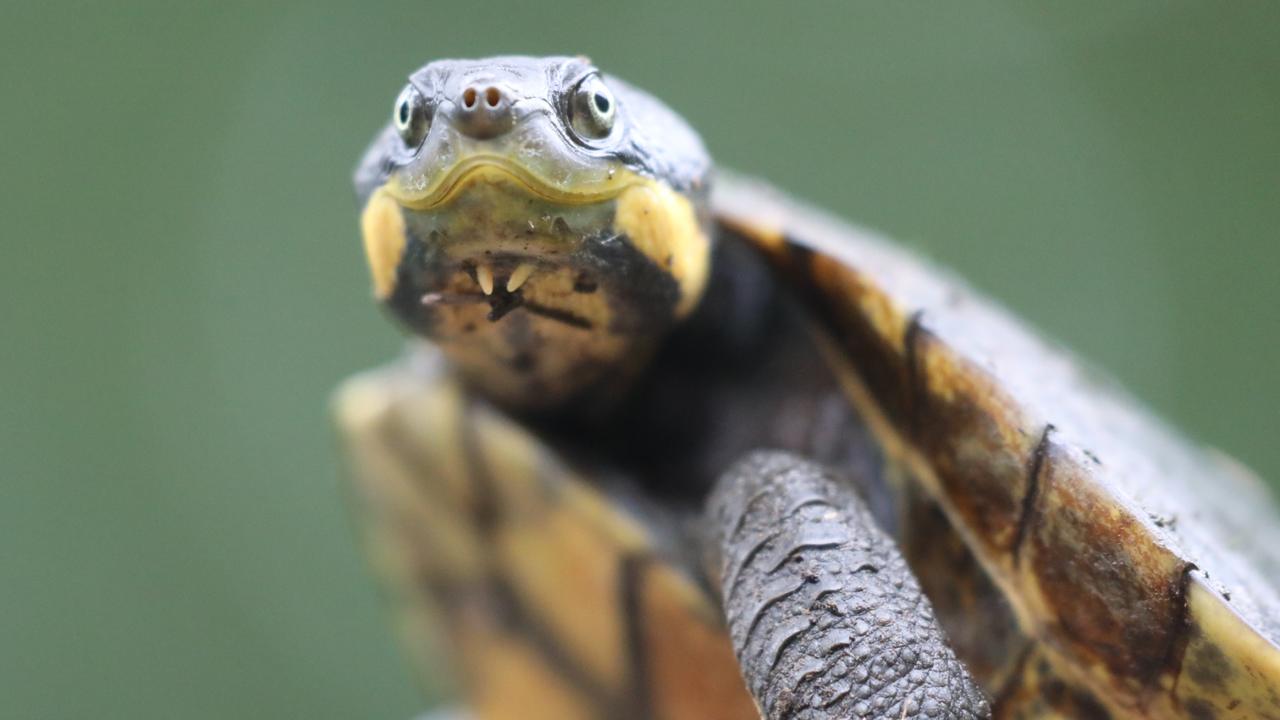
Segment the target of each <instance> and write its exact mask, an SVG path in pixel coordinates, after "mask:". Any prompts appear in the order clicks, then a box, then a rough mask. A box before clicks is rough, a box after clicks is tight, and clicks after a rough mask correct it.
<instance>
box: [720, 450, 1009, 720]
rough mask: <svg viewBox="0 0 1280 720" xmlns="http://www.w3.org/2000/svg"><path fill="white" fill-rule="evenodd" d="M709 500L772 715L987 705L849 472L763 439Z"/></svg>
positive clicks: (738, 624)
mask: <svg viewBox="0 0 1280 720" xmlns="http://www.w3.org/2000/svg"><path fill="white" fill-rule="evenodd" d="M708 512H709V514H710V517H711V521H712V531H713V532H714V533H715V534H716V541H715V546H716V547H717V548H718V550H719V559H720V562H719V570H720V583H721V585H720V586H721V593H722V597H723V601H724V608H725V613H726V616H727V619H728V624H729V630H730V635H731V637H732V640H733V646H734V651H735V652H736V653H737V656H738V661H739V663H740V664H741V666H742V673H743V677H744V678H745V679H746V681H747V686H748V688H749V689H750V690H751V693H752V694H753V695H754V696H755V698H756V702H757V703H758V704H759V706H760V708H761V710H762V712H763V713H764V716H765V717H766V718H769V719H770V720H774V719H780V718H789V719H797V720H799V719H807V720H808V719H812V720H816V719H818V718H855V717H856V718H886V719H889V720H897V719H898V718H905V717H912V718H914V717H926V718H957V719H966V720H967V719H970V718H989V717H990V716H991V710H990V708H989V706H988V704H987V701H986V699H985V698H984V697H983V695H982V692H981V691H980V690H979V689H978V687H977V686H976V685H975V684H974V682H973V680H972V679H971V678H970V676H969V673H968V672H967V671H966V670H965V668H964V666H963V665H962V664H961V663H960V661H959V660H957V659H956V656H955V653H953V652H952V650H951V648H950V647H949V646H948V645H947V643H946V639H945V636H944V634H943V631H942V629H941V627H940V626H939V625H938V623H937V621H936V620H935V618H934V614H933V609H932V607H931V606H930V604H929V601H928V600H927V599H926V598H925V596H924V595H923V594H922V593H921V591H920V586H919V584H918V583H917V582H916V579H915V577H914V576H913V575H912V574H911V571H910V570H909V569H908V568H907V565H906V562H905V561H904V560H903V559H902V556H901V555H900V554H899V552H898V550H897V548H896V547H895V545H894V543H893V541H892V540H891V539H890V538H889V537H888V536H887V535H885V534H884V533H883V532H882V531H881V530H880V529H879V528H878V527H877V526H876V524H875V521H874V520H873V519H872V517H871V513H870V512H869V511H868V510H867V509H866V507H865V506H864V505H863V503H862V500H861V499H860V498H859V497H858V496H857V494H856V493H855V492H853V491H852V489H851V488H850V487H849V486H848V485H847V484H844V483H841V482H838V481H837V480H835V479H834V478H833V477H832V475H831V474H830V473H829V472H828V471H827V470H826V469H824V468H823V467H821V466H819V465H816V464H814V463H811V462H809V461H807V460H804V459H802V458H800V457H798V456H795V455H791V454H787V453H782V452H756V453H752V454H751V455H749V456H747V457H746V458H745V459H743V460H742V461H741V462H739V463H737V464H736V465H734V466H733V467H732V468H731V469H730V470H729V471H728V472H726V473H725V474H724V475H723V476H722V477H721V478H720V480H719V482H718V483H717V484H716V487H715V489H714V490H713V492H712V494H711V497H710V500H709V505H708Z"/></svg>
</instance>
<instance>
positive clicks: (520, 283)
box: [419, 256, 595, 330]
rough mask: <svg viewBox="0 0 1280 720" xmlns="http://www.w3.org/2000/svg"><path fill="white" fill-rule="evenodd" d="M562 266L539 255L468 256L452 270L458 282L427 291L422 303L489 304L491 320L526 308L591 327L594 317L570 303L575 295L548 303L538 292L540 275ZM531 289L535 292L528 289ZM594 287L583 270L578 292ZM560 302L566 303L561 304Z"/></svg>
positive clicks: (429, 306) (435, 307) (437, 305)
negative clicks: (478, 258)
mask: <svg viewBox="0 0 1280 720" xmlns="http://www.w3.org/2000/svg"><path fill="white" fill-rule="evenodd" d="M562 267H568V266H557V265H552V264H546V263H544V262H542V261H540V260H539V259H537V258H530V257H521V256H497V257H488V258H484V259H483V260H464V261H462V262H461V263H459V264H458V265H456V266H455V268H454V270H453V271H452V273H449V274H450V275H451V276H452V277H453V278H455V280H456V281H455V282H447V281H446V282H445V283H444V284H443V285H442V286H441V287H440V288H439V289H436V290H430V291H428V292H426V293H424V294H423V295H422V296H421V298H420V299H419V303H420V304H421V305H422V307H423V308H425V309H427V310H446V309H449V308H456V307H458V306H487V307H488V312H487V313H485V319H486V320H488V321H489V322H490V323H496V322H498V321H500V320H502V319H503V318H505V317H506V316H507V315H509V314H510V313H511V312H512V311H515V310H523V311H525V312H527V313H529V314H530V315H533V316H536V317H538V318H540V319H543V320H548V321H551V322H555V323H559V324H561V325H565V326H568V327H571V328H578V329H582V330H591V329H592V328H593V325H594V323H593V322H592V321H591V319H589V318H588V317H585V316H584V315H582V314H580V313H578V312H575V311H574V310H573V309H571V308H570V307H567V306H569V305H572V304H573V300H574V299H575V298H570V297H564V296H562V297H560V298H553V300H554V299H559V300H561V302H551V303H548V302H547V299H546V298H543V297H540V293H538V290H537V286H538V285H539V281H540V278H539V275H544V274H551V273H555V272H557V271H559V270H560V269H561V268H562ZM570 269H571V268H570ZM530 290H532V292H526V291H530ZM594 290H595V287H594V284H593V283H592V282H591V281H590V280H587V279H586V276H585V275H584V274H582V273H579V279H578V280H577V281H576V282H575V286H574V292H575V293H584V292H588V291H591V292H593V291H594ZM560 305H563V306H565V307H559V306H560Z"/></svg>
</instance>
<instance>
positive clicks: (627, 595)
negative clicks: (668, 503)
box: [618, 554, 653, 720]
mask: <svg viewBox="0 0 1280 720" xmlns="http://www.w3.org/2000/svg"><path fill="white" fill-rule="evenodd" d="M649 564H650V558H648V557H646V556H644V555H634V554H633V555H625V556H623V558H622V562H621V565H620V567H619V570H618V584H619V588H618V596H619V597H620V598H621V606H622V608H621V612H622V627H623V628H624V632H625V637H624V639H625V642H626V649H625V652H626V654H627V664H628V665H629V672H628V675H629V678H630V688H629V690H628V692H627V695H629V696H630V698H629V699H630V702H624V703H622V705H623V706H624V707H626V708H627V712H628V714H627V715H626V717H628V718H635V719H636V720H643V719H644V718H649V717H652V716H653V707H652V705H653V694H652V692H651V690H652V688H651V687H650V685H651V682H650V679H649V663H648V661H647V655H648V653H647V651H646V647H645V618H644V607H643V598H644V594H643V590H644V586H643V583H644V571H645V569H646V568H647V567H648V565H649Z"/></svg>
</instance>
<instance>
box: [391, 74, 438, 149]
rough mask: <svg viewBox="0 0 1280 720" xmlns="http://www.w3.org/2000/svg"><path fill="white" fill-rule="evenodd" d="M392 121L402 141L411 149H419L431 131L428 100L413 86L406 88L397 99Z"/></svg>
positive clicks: (392, 112)
mask: <svg viewBox="0 0 1280 720" xmlns="http://www.w3.org/2000/svg"><path fill="white" fill-rule="evenodd" d="M391 120H392V122H394V123H395V126H396V132H398V133H400V139H401V140H403V141H404V144H405V145H407V146H409V147H417V146H418V145H419V144H421V143H422V139H423V138H424V137H426V135H427V130H429V129H431V114H430V113H429V112H427V100H426V98H424V97H422V93H420V92H418V89H417V88H415V87H414V86H412V85H409V86H407V87H405V89H404V90H402V91H401V92H400V97H398V98H396V106H395V108H394V109H393V110H392V111H391Z"/></svg>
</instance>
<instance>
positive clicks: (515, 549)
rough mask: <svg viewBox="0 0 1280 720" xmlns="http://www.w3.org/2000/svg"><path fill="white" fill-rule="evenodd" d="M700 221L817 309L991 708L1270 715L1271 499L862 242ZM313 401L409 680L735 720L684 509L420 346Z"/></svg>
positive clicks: (537, 704)
mask: <svg viewBox="0 0 1280 720" xmlns="http://www.w3.org/2000/svg"><path fill="white" fill-rule="evenodd" d="M712 211H713V213H714V215H715V217H716V220H717V222H718V223H719V225H720V229H721V231H722V232H721V236H722V237H721V240H722V241H723V242H726V243H745V244H746V245H748V246H749V247H751V248H754V249H755V250H758V251H759V252H760V253H761V254H762V255H763V256H764V257H766V258H767V260H768V262H769V263H770V264H771V265H772V267H773V268H774V270H775V273H776V275H777V277H778V278H780V279H781V280H782V283H783V284H784V286H785V287H788V288H790V291H791V294H792V295H794V296H796V297H797V298H799V299H800V300H801V301H802V303H803V305H804V311H805V313H806V315H808V316H809V317H811V318H812V319H813V320H814V322H813V323H812V325H813V326H814V329H815V334H816V336H817V337H818V339H819V345H820V346H821V347H822V348H823V349H824V351H825V354H826V358H827V361H828V364H829V366H830V367H831V368H833V369H834V374H835V375H836V376H837V377H838V379H839V381H840V383H841V385H842V387H843V389H844V390H845V392H846V395H847V396H848V398H849V399H850V401H851V404H852V405H854V406H855V407H856V409H857V411H858V413H859V415H860V416H861V419H862V421H863V423H865V425H866V426H868V427H869V428H870V431H871V433H872V434H873V435H874V437H875V439H876V440H877V442H878V445H879V446H880V447H881V449H882V451H883V455H884V459H885V460H886V461H887V462H885V463H883V473H884V474H885V475H889V476H892V477H891V478H890V482H889V483H888V485H889V486H891V487H893V488H895V490H894V492H895V496H894V498H893V499H892V505H893V507H895V508H897V511H898V513H899V517H898V522H897V528H896V529H897V533H896V534H897V538H898V541H899V543H900V544H901V546H902V548H903V550H904V554H905V555H906V557H907V559H908V561H909V563H910V564H911V567H912V569H913V570H914V572H915V573H916V575H917V576H918V577H919V579H920V584H921V586H922V588H923V589H924V591H925V592H926V594H927V595H928V596H929V598H930V600H931V601H932V603H933V605H934V606H935V609H936V610H937V612H938V615H939V619H940V620H941V621H942V623H943V625H944V627H945V628H946V630H947V633H948V635H949V637H950V640H951V642H952V644H953V646H954V647H955V649H956V652H957V655H958V656H959V657H960V658H961V659H963V660H964V662H965V663H966V665H967V666H968V667H969V668H970V670H971V671H972V672H973V674H974V676H975V677H976V678H977V679H978V680H979V681H980V682H981V684H982V685H983V687H984V689H985V690H986V691H987V693H988V695H989V696H990V697H991V699H992V701H993V703H992V704H993V709H994V711H995V714H996V716H997V717H1001V718H1049V717H1063V718H1073V717H1074V718H1080V717H1090V718H1093V717H1098V718H1101V717H1107V716H1111V717H1115V718H1139V717H1173V718H1179V717H1185V718H1196V719H1200V718H1280V649H1278V647H1277V642H1278V641H1280V598H1278V595H1280V593H1278V592H1277V587H1276V584H1275V583H1276V579H1277V578H1280V561H1278V560H1277V555H1276V553H1277V552H1278V549H1280V531H1278V530H1277V527H1276V526H1277V522H1276V520H1277V518H1278V517H1280V512H1278V511H1277V509H1276V507H1275V505H1274V504H1273V503H1272V501H1271V499H1270V498H1269V497H1268V496H1267V494H1266V491H1265V488H1263V486H1262V485H1261V484H1260V483H1258V482H1257V480H1256V479H1254V478H1253V477H1252V476H1250V475H1249V474H1248V472H1247V471H1245V470H1243V469H1242V468H1240V467H1239V466H1237V465H1235V464H1234V463H1232V462H1231V461H1229V460H1227V459H1225V458H1223V457H1221V456H1219V455H1217V454H1215V453H1213V452H1212V451H1207V450H1203V449H1200V448H1198V447H1196V446H1195V445H1193V444H1191V443H1189V442H1187V441H1186V440H1185V439H1182V438H1180V437H1179V436H1177V435H1176V434H1175V433H1173V432H1171V431H1170V430H1168V429H1167V428H1165V427H1163V426H1162V425H1161V424H1160V423H1159V422H1158V421H1155V420H1153V419H1152V418H1150V417H1149V416H1148V415H1146V414H1145V413H1144V412H1143V411H1142V410H1140V409H1139V408H1138V407H1137V406H1136V405H1134V404H1133V403H1132V402H1130V401H1129V400H1128V399H1127V398H1126V397H1125V396H1124V395H1123V393H1121V392H1119V391H1118V390H1117V389H1116V388H1114V387H1111V386H1108V385H1106V384H1105V383H1103V382H1100V381H1099V380H1098V379H1096V378H1095V377H1092V376H1090V375H1088V374H1087V373H1086V372H1085V371H1084V370H1082V367H1083V366H1082V365H1080V364H1079V363H1077V362H1075V361H1073V360H1071V358H1070V357H1069V356H1067V355H1066V354H1064V353H1062V352H1061V351H1059V350H1057V349H1055V348H1053V347H1052V346H1051V345H1050V344H1048V343H1046V342H1044V341H1042V340H1041V339H1039V338H1038V337H1037V336H1036V335H1035V334H1034V333H1033V332H1031V331H1029V330H1027V329H1026V328H1024V327H1023V326H1022V325H1021V324H1019V323H1018V322H1017V321H1016V320H1014V319H1013V318H1011V317H1009V316H1008V315H1007V314H1006V313H1004V312H1003V311H1001V310H1000V309H998V308H996V307H994V306H993V305H991V304H990V303H989V302H987V301H986V300H984V299H982V298H981V297H980V296H978V295H976V294H975V293H973V292H972V291H970V290H969V289H967V288H966V287H965V286H964V285H963V284H962V283H960V282H958V281H956V280H955V279H954V278H952V277H950V276H949V275H948V274H946V273H945V272H942V271H939V270H938V269H936V268H933V267H931V266H929V265H928V264H927V263H924V262H922V261H921V260H919V259H918V258H915V257H914V256H912V255H910V254H908V253H906V252H904V251H902V250H901V249H898V248H896V247H894V246H893V245H891V244H889V243H887V242H884V241H882V240H880V239H878V238H876V237H874V236H872V235H871V234H869V233H866V232H864V231H861V230H858V229H856V228H852V227H850V226H847V225H844V224H841V223H839V222H837V221H834V220H832V219H830V218H828V217H826V216H824V215H823V214H822V213H820V212H817V211H815V210H813V209H810V208H807V207H804V206H802V205H799V204H798V203H795V202H794V201H791V200H789V199H787V198H785V197H783V196H781V195H779V194H778V193H776V192H775V191H773V190H772V189H770V188H768V187H767V186H764V185H761V184H758V183H755V182H753V181H748V180H742V179H738V178H735V177H732V176H721V177H720V178H718V181H717V183H716V186H715V190H714V193H713V197H712ZM798 381H799V379H798V378H797V379H796V382H794V383H793V385H795V384H798ZM783 384H784V385H785V383H783ZM793 389H795V388H793ZM335 409H336V415H337V418H338V425H339V433H340V437H341V439H342V443H343V445H344V448H345V450H346V454H347V458H348V461H349V468H350V476H351V479H352V488H353V495H354V498H355V503H354V504H355V506H356V508H357V509H358V519H359V525H360V527H361V528H362V529H363V531H364V535H365V537H366V540H367V543H366V544H367V547H368V549H369V553H370V555H371V557H372V559H373V561H374V564H375V566H376V567H377V569H378V570H379V572H380V574H381V575H382V576H383V579H384V581H385V587H386V588H387V589H388V591H389V593H388V594H389V595H390V598H391V601H392V604H393V606H394V607H396V608H397V609H398V610H399V613H398V615H399V617H400V619H401V623H400V624H401V629H402V632H401V635H402V636H403V638H404V639H405V640H406V642H407V644H408V646H409V649H410V651H411V654H413V655H414V656H416V657H418V658H420V659H421V660H422V662H421V663H420V665H419V667H420V669H421V672H420V677H421V679H422V680H423V682H424V683H425V684H427V685H429V686H431V687H433V688H435V689H437V690H438V689H439V688H440V687H441V686H442V684H444V682H445V681H442V680H441V679H440V678H439V674H440V673H441V672H442V670H443V669H445V668H452V669H454V671H456V675H457V677H458V680H460V682H461V684H462V685H463V686H464V688H465V693H466V700H467V703H468V705H469V708H470V710H471V711H472V712H474V713H475V714H476V715H477V716H479V717H482V718H500V719H501V718H516V717H518V718H538V717H546V718H603V717H607V718H623V719H624V720H625V719H626V718H637V719H639V718H663V719H667V720H678V719H681V718H725V720H733V719H736V718H751V717H757V716H758V715H759V712H758V709H757V707H756V705H755V704H754V702H753V701H752V699H751V697H750V695H749V694H748V693H747V691H746V688H745V686H744V684H743V681H742V677H741V675H740V673H739V668H738V664H737V661H736V660H735V658H734V655H733V649H732V646H731V643H730V640H729V637H728V634H727V632H726V629H725V625H724V619H723V617H722V615H721V610H720V607H719V605H718V602H717V599H716V597H715V595H714V593H712V592H711V591H710V590H708V585H709V583H708V581H707V579H706V577H704V576H702V575H701V574H700V573H701V569H700V567H699V564H698V562H697V560H698V559H697V558H696V557H691V554H690V552H689V549H688V547H687V546H682V543H684V542H685V541H687V540H688V539H689V538H690V537H694V536H696V532H690V531H689V529H688V521H689V520H690V519H693V518H696V513H690V512H688V511H687V510H688V508H685V509H684V510H681V509H679V508H675V507H672V506H669V505H663V504H662V503H661V502H659V501H658V500H656V499H655V498H654V497H653V496H652V494H651V493H650V492H649V491H648V490H646V489H645V488H643V487H638V486H634V485H629V484H628V483H627V481H626V479H625V478H623V477H619V473H617V472H615V470H616V468H601V467H592V466H591V465H589V464H584V463H582V462H580V458H577V457H567V456H565V455H564V454H563V453H562V452H560V451H558V450H557V448H556V447H555V446H554V445H553V444H552V443H549V442H548V440H547V438H545V437H543V436H540V435H539V434H538V433H537V432H536V431H534V430H532V429H530V428H529V427H527V426H525V425H522V424H520V423H518V422H516V421H514V420H512V419H510V418H509V417H507V416H506V415H504V414H502V413H501V412H500V411H498V410H495V409H494V408H492V407H491V406H489V405H488V404H486V403H485V402H484V401H483V400H480V399H478V398H476V397H475V396H474V395H472V394H471V393H470V392H469V391H467V390H466V389H464V388H463V387H462V386H461V385H460V384H459V382H458V380H457V379H456V378H455V377H454V375H453V374H452V372H451V371H450V370H449V369H448V368H447V367H446V366H445V365H444V364H443V361H442V358H441V357H440V356H439V354H438V353H437V352H436V351H434V350H432V349H430V348H427V347H425V346H422V345H415V346H414V349H413V350H412V351H411V353H410V355H409V357H408V358H407V359H405V360H402V361H400V362H398V363H396V364H394V365H392V366H389V367H387V368H385V369H382V370H378V371H374V372H372V373H369V374H366V375H362V376H359V377H357V378H354V379H352V380H350V381H348V382H347V383H346V384H345V385H344V386H343V388H342V389H341V390H340V391H339V393H338V395H337V396H336V408H335ZM858 432H861V430H858ZM845 441H846V442H849V439H848V438H846V439H845ZM442 648H443V653H444V656H443V657H441V649H442Z"/></svg>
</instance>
